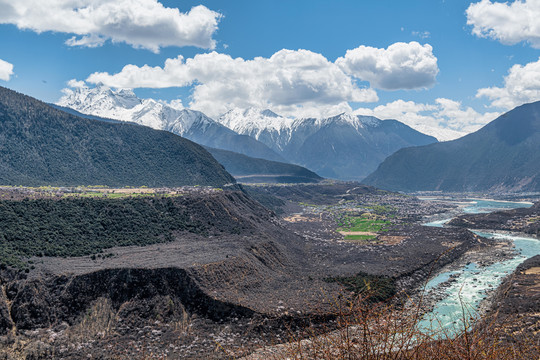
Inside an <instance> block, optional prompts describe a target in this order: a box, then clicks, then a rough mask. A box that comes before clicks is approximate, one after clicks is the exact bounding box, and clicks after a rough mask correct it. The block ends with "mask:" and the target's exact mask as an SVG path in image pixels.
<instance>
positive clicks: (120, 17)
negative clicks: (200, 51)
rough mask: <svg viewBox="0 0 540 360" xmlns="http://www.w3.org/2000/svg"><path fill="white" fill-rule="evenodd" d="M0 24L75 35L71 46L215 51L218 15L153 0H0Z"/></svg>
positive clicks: (199, 7) (213, 12) (199, 9)
mask: <svg viewBox="0 0 540 360" xmlns="http://www.w3.org/2000/svg"><path fill="white" fill-rule="evenodd" d="M0 8H1V9H2V11H1V12H0V24H14V25H16V26H17V27H18V28H19V29H28V30H33V31H35V32H37V33H41V32H44V31H54V32H62V33H67V34H73V35H75V36H73V37H72V38H70V39H69V40H67V41H66V44H67V45H70V46H85V47H96V46H101V45H103V43H104V42H105V41H107V40H109V39H110V40H111V41H113V42H124V43H127V44H129V45H131V46H133V47H135V48H145V49H148V50H151V51H153V52H158V51H159V49H160V48H161V47H165V46H197V47H200V48H206V49H213V48H214V47H215V41H214V40H213V39H212V36H213V34H214V33H215V31H216V30H217V27H218V22H219V20H220V18H221V14H219V13H217V12H215V11H212V10H209V9H208V8H206V7H205V6H202V5H199V6H195V7H193V8H192V9H191V10H190V11H189V12H187V13H182V12H180V11H179V10H178V9H176V8H167V7H165V6H163V5H162V4H161V3H159V2H158V1H157V0H115V1H110V0H53V1H43V0H17V1H13V0H0Z"/></svg>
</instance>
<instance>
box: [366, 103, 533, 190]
mask: <svg viewBox="0 0 540 360" xmlns="http://www.w3.org/2000/svg"><path fill="white" fill-rule="evenodd" d="M539 164H540V102H534V103H530V104H525V105H521V106H518V107H516V108H515V109H513V110H511V111H509V112H507V113H505V114H503V115H501V116H499V117H498V118H497V119H495V120H493V121H492V122H490V123H488V124H487V125H485V126H484V127H483V128H481V129H480V130H478V131H476V132H474V133H472V134H469V135H466V136H464V137H462V138H460V139H457V140H453V141H448V142H443V143H437V144H430V145H427V146H421V147H413V148H408V149H402V150H399V151H397V152H396V153H395V154H393V155H391V156H389V157H388V158H387V159H386V160H385V161H384V162H383V163H382V164H381V165H380V166H379V167H378V169H377V170H376V171H375V172H374V173H372V174H371V175H369V176H368V177H367V178H366V179H365V180H364V182H365V183H366V184H370V185H374V186H378V187H382V188H385V189H389V190H400V191H421V190H442V191H492V192H497V191H503V192H506V191H539V190H540V168H539Z"/></svg>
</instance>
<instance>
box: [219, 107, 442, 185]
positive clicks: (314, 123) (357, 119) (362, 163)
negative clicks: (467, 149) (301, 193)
mask: <svg viewBox="0 0 540 360" xmlns="http://www.w3.org/2000/svg"><path fill="white" fill-rule="evenodd" d="M217 121H219V122H220V123H222V124H223V125H225V126H227V127H228V128H230V129H232V130H234V131H235V132H237V133H239V134H245V135H249V136H251V137H253V138H255V139H257V140H259V141H260V142H262V143H264V144H266V145H268V146H269V147H270V148H271V149H272V150H274V151H275V152H277V153H279V154H280V155H281V156H283V157H284V158H285V159H287V160H288V161H289V162H291V163H294V164H298V165H302V166H305V167H307V168H308V169H310V170H312V171H315V172H316V173H317V174H319V175H321V176H324V177H328V178H336V179H343V180H361V179H363V178H364V177H366V176H367V175H369V174H370V173H371V172H373V171H374V170H375V169H376V168H377V166H378V165H379V164H380V163H381V162H382V161H383V160H384V159H385V158H386V157H387V156H388V155H390V154H392V153H393V152H395V151H396V150H399V149H401V148H403V147H409V146H417V145H426V144H430V143H434V142H437V139H435V138H434V137H432V136H428V135H425V134H422V133H420V132H418V131H416V130H414V129H412V128H410V127H409V126H407V125H405V124H403V123H401V122H399V121H397V120H379V119H377V118H375V117H371V116H357V115H350V114H340V115H337V116H334V117H329V118H322V119H316V118H305V119H289V118H284V117H282V116H279V115H277V114H275V113H273V112H272V111H270V110H260V109H253V108H251V109H247V110H239V109H236V110H231V111H229V112H227V113H225V114H224V115H222V116H221V117H220V118H219V119H218V120H217Z"/></svg>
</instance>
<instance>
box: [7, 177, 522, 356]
mask: <svg viewBox="0 0 540 360" xmlns="http://www.w3.org/2000/svg"><path fill="white" fill-rule="evenodd" d="M244 187H245V190H235V189H232V190H227V189H218V188H200V187H183V188H176V189H166V188H162V189H129V188H127V189H106V188H85V189H83V188H78V189H76V188H74V189H60V188H20V187H19V188H10V187H5V188H3V189H2V199H9V200H0V207H1V208H2V209H6V210H7V209H9V208H13V206H14V205H17V206H23V207H26V208H28V209H34V210H32V211H29V210H25V211H23V212H21V211H19V210H15V208H13V209H14V211H15V213H19V214H21V213H24V214H25V215H24V217H19V218H16V217H15V218H12V220H10V221H9V222H8V223H4V224H9V223H13V224H15V225H16V226H18V227H19V226H23V227H24V226H25V225H24V222H26V221H32V217H36V219H40V220H41V221H42V225H39V227H40V232H41V234H45V233H47V232H48V231H49V230H47V226H50V227H52V228H56V229H57V230H56V231H57V235H56V236H55V237H54V238H51V239H49V240H45V238H42V237H38V238H34V240H33V241H32V242H30V243H29V244H33V245H32V247H31V248H28V249H32V252H28V251H26V250H25V248H24V247H21V246H20V245H22V243H20V241H19V240H15V239H16V236H17V235H16V234H15V233H14V234H13V235H12V236H14V237H13V238H6V240H7V243H8V244H10V243H13V244H14V241H16V243H17V244H19V245H18V247H17V249H18V251H19V253H18V254H19V255H18V256H20V259H21V260H22V261H23V262H24V264H22V266H19V268H18V270H17V267H15V268H14V267H12V266H8V267H6V265H13V264H10V263H6V262H4V265H3V267H2V268H3V270H1V278H2V288H3V289H4V292H3V295H2V298H1V300H2V302H1V305H0V309H3V310H2V311H0V314H3V315H2V319H0V324H3V325H2V326H3V327H2V333H3V335H2V336H0V341H1V344H2V346H3V347H4V348H5V349H9V350H6V351H8V353H9V354H12V356H15V357H19V356H21V357H24V356H26V357H28V356H37V357H38V358H39V357H51V356H52V357H54V358H70V359H71V358H81V359H82V358H86V354H92V356H100V355H99V354H102V355H101V356H105V354H107V356H108V357H112V358H114V357H118V358H123V357H131V358H154V357H155V358H163V357H165V358H171V359H174V358H178V357H180V358H193V359H196V358H201V357H205V358H222V357H223V356H224V354H233V353H234V354H235V356H240V355H242V354H249V353H250V352H251V351H252V349H254V348H257V347H260V346H264V345H271V344H275V343H281V342H283V341H285V340H286V339H288V338H290V337H291V336H294V337H296V336H306V335H305V331H314V329H317V328H321V329H326V330H325V331H328V330H330V329H332V328H333V327H335V328H336V329H337V328H339V326H338V323H339V322H336V320H337V318H336V316H337V312H336V311H337V309H336V306H337V305H338V304H337V303H336V302H335V301H336V300H335V299H342V300H340V301H339V302H341V301H344V304H345V303H346V302H347V301H349V300H348V299H352V298H354V297H355V296H357V295H358V294H361V295H362V296H367V297H368V298H371V299H372V301H375V302H379V301H391V302H399V301H400V300H399V299H402V298H403V296H404V295H405V294H408V295H409V296H414V295H415V294H416V292H417V291H418V290H417V289H419V288H421V286H422V284H423V283H424V282H425V281H426V280H427V279H428V278H429V277H431V276H432V274H434V273H437V272H438V271H439V270H441V269H444V268H445V266H451V265H452V264H454V263H456V262H459V261H462V260H460V259H464V258H467V257H468V256H471V255H467V254H472V253H475V254H477V257H478V256H480V257H482V256H484V257H485V256H487V258H485V259H484V262H485V264H486V266H487V264H488V263H493V260H491V258H490V256H496V255H493V254H497V251H496V250H494V252H493V251H492V250H489V249H491V248H493V249H496V248H497V246H498V245H497V244H498V243H497V242H496V241H493V240H489V239H485V238H480V237H478V236H477V235H475V234H474V233H472V232H470V231H468V230H466V229H459V228H433V227H426V226H423V225H422V223H423V222H424V221H425V219H426V216H428V217H437V216H444V215H445V214H448V213H452V212H456V211H458V207H457V205H455V204H453V203H452V202H441V201H429V200H427V201H426V200H420V199H418V198H416V197H413V196H409V195H401V194H396V193H391V192H385V191H380V190H377V189H375V188H371V187H366V186H363V185H360V184H358V183H353V182H351V183H342V182H326V183H324V182H323V183H321V184H311V185H310V184H300V185H250V186H247V185H244V186H243V187H242V188H244ZM244 191H247V193H248V194H249V193H251V194H259V196H260V195H261V194H263V195H264V196H266V197H267V198H273V199H274V204H276V205H277V204H279V206H278V207H279V208H280V209H281V212H280V213H281V215H280V216H276V215H275V213H273V212H272V211H269V210H268V209H266V208H265V207H263V206H261V205H260V204H259V203H257V202H255V201H253V200H252V199H251V198H250V197H249V196H247V195H246V194H245V193H244ZM74 194H75V196H74ZM119 194H121V196H116V195H119ZM263 198H264V197H263ZM47 203H48V204H49V205H46V204H47ZM52 204H57V205H58V206H60V205H61V206H62V209H63V210H62V212H63V213H64V216H63V217H64V218H65V219H68V220H67V221H68V222H69V223H71V222H73V224H78V225H77V229H78V231H81V233H76V232H74V231H75V230H70V228H69V227H67V226H62V227H58V226H57V225H55V224H56V223H55V222H54V221H50V220H45V219H46V217H44V216H45V213H40V211H45V212H47V213H48V215H47V216H51V217H53V215H54V212H51V211H50V208H51V205H52ZM136 204H137V205H136ZM66 205H69V206H66ZM135 205H136V206H135ZM103 206H104V207H105V208H104V209H107V213H106V214H108V215H107V219H111V217H110V214H113V213H114V212H115V211H116V210H115V209H116V208H118V206H121V209H122V210H120V211H121V213H122V214H123V215H122V217H124V218H125V219H126V220H129V219H131V218H132V216H136V214H143V213H144V214H149V211H164V210H166V211H167V213H171V214H172V213H178V214H180V213H182V212H183V213H184V214H185V215H186V216H187V218H186V219H185V222H184V223H183V224H180V223H178V219H179V217H178V216H174V218H175V221H174V223H168V222H167V221H168V220H167V216H165V213H162V214H161V215H158V216H159V217H161V218H162V219H161V220H159V221H158V222H155V221H154V220H152V218H151V217H149V216H147V215H145V219H146V220H144V221H142V222H141V220H135V219H136V218H134V219H133V220H129V221H136V223H137V224H140V225H141V226H142V227H133V225H129V224H127V223H126V226H122V225H121V224H120V223H119V222H117V221H114V222H109V223H106V222H103V219H101V220H99V219H98V218H96V219H95V220H94V218H92V216H98V214H99V211H97V212H96V211H94V210H91V209H92V208H94V207H96V209H98V208H99V207H103ZM161 208H162V209H163V210H160V209H161ZM83 209H84V211H86V212H87V213H86V214H85V213H81V210H83ZM118 209H120V208H118ZM143 209H146V210H144V211H143ZM185 209H189V212H186V210H185ZM3 211H4V210H3ZM132 211H135V212H133V215H129V214H130V212H132ZM75 214H78V215H76V216H78V217H79V218H80V219H85V218H87V219H88V221H90V222H92V223H96V222H97V223H100V224H101V228H102V229H103V230H101V231H103V234H104V235H100V236H99V238H102V239H107V238H110V239H113V238H114V239H118V240H115V241H116V243H117V244H118V245H114V244H115V242H112V241H108V245H107V246H106V247H95V248H92V247H88V246H89V245H90V243H89V242H87V241H85V247H84V249H85V250H83V251H85V252H86V254H85V253H77V252H73V251H75V250H76V249H77V247H75V245H71V247H70V252H61V253H55V252H50V253H43V254H40V255H39V256H35V255H34V254H35V253H34V252H33V251H36V249H39V246H40V245H39V244H40V243H41V241H44V240H45V241H46V243H48V244H51V245H54V244H55V242H56V241H58V242H59V243H66V242H65V240H62V236H64V237H66V236H67V237H66V240H67V239H68V238H69V237H70V236H75V237H76V238H79V239H84V238H85V236H88V235H87V234H96V229H93V228H92V227H90V226H89V225H88V224H86V225H85V223H84V222H83V223H81V220H77V218H75V217H73V216H75ZM91 214H96V215H91ZM156 214H157V213H156ZM81 216H82V217H81ZM171 219H172V218H171ZM145 221H150V223H148V224H147V223H146V222H145ZM134 224H135V223H134ZM150 224H155V225H159V226H162V227H163V226H165V228H160V229H156V230H157V232H154V231H155V230H154V229H153V228H152V227H150V226H149V225H150ZM175 224H176V225H175ZM155 225H152V226H155ZM138 226H139V225H138ZM118 227H120V229H122V228H123V229H130V230H129V231H128V232H127V233H126V230H121V231H122V233H123V234H124V235H126V234H130V233H132V234H134V235H135V236H136V241H135V242H131V243H130V242H126V241H124V240H121V239H122V238H119V237H118V235H119V234H117V235H115V233H114V231H116V230H115V229H116V228H118ZM58 230H60V232H58ZM153 232H154V234H160V235H159V236H158V237H157V238H152V236H153V235H151V234H152V233H153ZM358 232H361V233H362V234H361V235H363V236H361V237H359V238H357V237H354V235H358V234H356V233H358ZM349 233H354V235H353V237H352V238H351V237H350V236H351V235H352V234H349ZM364 233H369V234H368V235H366V234H364ZM4 234H5V236H6V235H7V234H11V232H10V231H7V232H4ZM145 234H146V235H145ZM126 239H127V238H126ZM144 239H147V240H144ZM6 240H4V243H5V241H6ZM118 241H119V242H118ZM142 241H144V243H142ZM68 242H69V243H71V244H76V243H75V242H73V240H69V241H68ZM111 245H112V246H111ZM119 245H120V246H119ZM25 251H26V252H25ZM504 251H506V252H508V253H512V250H511V249H507V250H504ZM499 252H500V251H499ZM3 253H5V252H3ZM481 254H485V255H481ZM490 254H492V255H490ZM361 279H365V280H361ZM359 281H360V282H359ZM363 281H367V282H368V284H372V285H371V286H368V288H366V287H365V286H364V285H361V284H364V282H363ZM376 284H381V285H376ZM382 284H384V285H382ZM355 294H357V295H355ZM339 302H338V303H339ZM428 308H429V306H428V307H427V308H426V310H427V309H428ZM308 329H311V330H308ZM302 334H304V335H302ZM103 351H105V352H103ZM111 352H112V353H111ZM141 354H146V355H144V356H143V357H140V356H142V355H141ZM138 356H139V357H138Z"/></svg>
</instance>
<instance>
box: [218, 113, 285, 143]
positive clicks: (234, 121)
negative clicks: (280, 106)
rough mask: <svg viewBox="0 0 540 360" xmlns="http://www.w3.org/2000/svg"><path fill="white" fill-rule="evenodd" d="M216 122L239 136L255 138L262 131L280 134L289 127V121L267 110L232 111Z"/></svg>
mask: <svg viewBox="0 0 540 360" xmlns="http://www.w3.org/2000/svg"><path fill="white" fill-rule="evenodd" d="M218 122H219V123H221V124H222V125H224V126H226V127H228V128H229V129H231V130H233V131H236V132H237V133H239V134H245V135H251V136H254V137H255V138H257V136H258V135H257V134H260V132H261V131H264V130H273V131H277V132H281V131H282V130H283V129H285V128H287V127H289V126H290V125H291V122H292V121H291V120H290V119H288V118H285V117H283V116H280V115H277V114H276V113H274V112H273V111H271V110H268V109H264V110H262V109H258V108H253V107H251V108H247V109H239V108H236V109H232V110H229V111H228V112H226V113H225V114H223V115H221V116H220V117H219V118H218Z"/></svg>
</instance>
